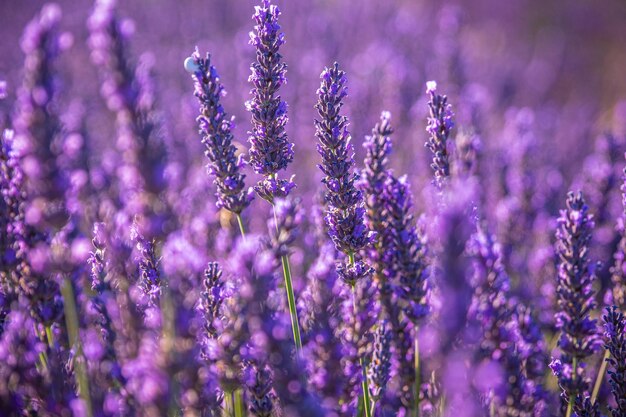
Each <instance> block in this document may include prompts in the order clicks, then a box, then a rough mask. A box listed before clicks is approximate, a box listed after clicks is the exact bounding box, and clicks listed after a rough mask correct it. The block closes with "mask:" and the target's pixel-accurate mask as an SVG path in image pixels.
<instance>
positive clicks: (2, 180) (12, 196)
mask: <svg viewBox="0 0 626 417" xmlns="http://www.w3.org/2000/svg"><path fill="white" fill-rule="evenodd" d="M23 177H24V174H23V172H22V167H21V165H20V163H19V156H18V155H17V153H16V152H15V151H14V150H13V131H11V130H5V131H4V132H3V134H2V136H0V197H1V199H0V259H1V261H2V262H0V266H1V268H0V285H1V286H2V288H3V289H4V291H6V293H5V295H6V296H10V297H11V298H13V297H14V296H15V295H17V294H19V293H20V292H21V291H23V290H22V289H21V286H22V285H24V284H25V282H23V279H24V274H28V269H29V267H28V263H27V259H26V251H27V249H28V241H27V233H28V232H29V229H30V228H29V227H28V226H27V225H26V223H25V221H24V208H25V202H26V192H25V190H24V186H23Z"/></svg>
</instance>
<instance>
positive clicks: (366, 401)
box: [348, 253, 372, 417]
mask: <svg viewBox="0 0 626 417" xmlns="http://www.w3.org/2000/svg"><path fill="white" fill-rule="evenodd" d="M348 259H349V260H350V265H354V254H353V253H349V254H348ZM352 309H353V311H354V320H357V315H358V309H357V307H356V285H352ZM359 364H360V365H361V377H362V382H361V386H362V388H363V409H364V410H365V417H372V410H371V401H370V388H369V383H368V381H367V373H366V369H365V366H366V364H365V361H364V360H363V358H362V357H361V356H359Z"/></svg>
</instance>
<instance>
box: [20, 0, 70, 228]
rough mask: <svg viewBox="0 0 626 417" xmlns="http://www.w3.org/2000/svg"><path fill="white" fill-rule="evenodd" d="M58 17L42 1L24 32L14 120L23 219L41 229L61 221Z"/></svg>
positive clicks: (58, 10)
mask: <svg viewBox="0 0 626 417" xmlns="http://www.w3.org/2000/svg"><path fill="white" fill-rule="evenodd" d="M60 20H61V8H60V7H59V6H58V5H57V4H53V3H51V4H47V5H45V6H44V7H43V8H42V9H41V12H40V13H39V14H38V15H37V16H36V17H35V18H34V19H33V20H32V21H31V22H30V23H29V24H28V26H27V27H26V29H25V30H24V36H23V38H22V44H21V46H22V50H23V51H24V54H25V55H26V58H25V62H24V68H25V73H24V80H23V83H22V86H21V87H20V88H19V90H18V92H17V114H16V117H15V120H14V126H15V139H14V149H15V150H16V151H17V152H18V154H19V156H20V163H21V164H22V169H23V171H24V180H25V181H24V185H25V186H26V190H27V192H28V206H29V207H28V211H29V212H30V213H31V215H29V216H28V218H29V220H30V221H29V223H31V224H32V225H34V226H36V227H37V228H38V229H39V230H41V231H44V230H46V228H47V227H49V226H53V227H55V228H57V229H58V228H61V227H62V225H63V224H64V223H65V221H66V220H67V218H66V216H67V215H66V213H65V212H64V206H63V204H62V200H63V193H64V190H65V183H64V177H63V175H62V174H61V172H60V170H59V168H58V167H57V165H56V155H55V153H54V152H55V151H54V150H55V149H56V148H57V147H58V146H59V144H60V143H59V142H60V141H61V140H62V135H61V131H62V126H61V122H60V120H59V116H58V113H57V111H58V104H57V102H58V97H57V96H58V79H57V72H56V59H57V58H58V56H59V55H60V53H61V51H62V49H63V48H62V42H61V34H60V29H59V25H60Z"/></svg>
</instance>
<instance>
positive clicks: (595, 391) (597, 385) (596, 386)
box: [591, 349, 611, 404]
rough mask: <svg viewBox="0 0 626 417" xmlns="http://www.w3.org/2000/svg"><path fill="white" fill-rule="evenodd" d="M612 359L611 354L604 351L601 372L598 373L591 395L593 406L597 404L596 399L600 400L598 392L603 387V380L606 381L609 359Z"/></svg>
mask: <svg viewBox="0 0 626 417" xmlns="http://www.w3.org/2000/svg"><path fill="white" fill-rule="evenodd" d="M610 357H611V352H609V350H608V349H607V350H605V351H604V356H603V357H602V364H600V370H599V371H598V376H597V377H596V383H595V384H594V385H593V392H592V393H591V404H595V402H596V399H597V398H598V392H600V387H601V386H602V380H603V379H604V374H605V373H606V366H607V359H609V358H610Z"/></svg>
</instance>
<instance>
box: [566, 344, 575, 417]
mask: <svg viewBox="0 0 626 417" xmlns="http://www.w3.org/2000/svg"><path fill="white" fill-rule="evenodd" d="M572 372H574V375H573V376H572V381H573V382H576V375H578V358H576V357H575V356H574V358H573V359H572ZM575 399H576V396H575V395H574V394H570V395H569V400H568V402H567V411H566V412H565V417H571V415H572V409H573V408H574V400H575Z"/></svg>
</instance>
